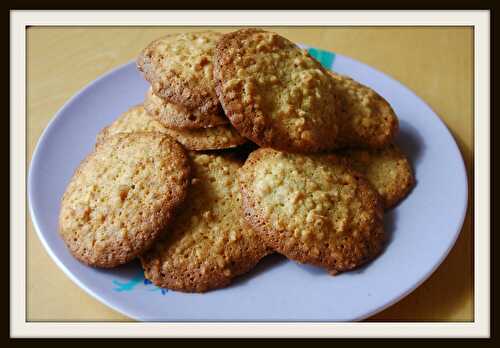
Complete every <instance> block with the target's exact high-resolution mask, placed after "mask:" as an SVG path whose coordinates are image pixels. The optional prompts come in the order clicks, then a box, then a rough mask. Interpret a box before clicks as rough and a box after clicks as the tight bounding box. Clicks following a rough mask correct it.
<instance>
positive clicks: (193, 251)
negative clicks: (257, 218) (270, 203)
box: [141, 153, 269, 292]
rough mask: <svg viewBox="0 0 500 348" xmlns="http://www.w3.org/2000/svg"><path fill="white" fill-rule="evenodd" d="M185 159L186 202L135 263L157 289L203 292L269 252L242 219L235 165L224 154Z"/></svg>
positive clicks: (238, 163) (247, 269) (224, 283)
mask: <svg viewBox="0 0 500 348" xmlns="http://www.w3.org/2000/svg"><path fill="white" fill-rule="evenodd" d="M190 157H191V159H192V167H193V179H192V185H191V188H190V192H189V194H188V198H187V200H186V203H185V205H184V206H183V209H182V211H181V213H180V215H178V216H177V217H176V219H175V221H174V223H173V224H172V225H170V226H169V227H168V228H167V230H168V231H167V233H165V238H163V239H162V240H161V241H160V242H158V243H156V244H155V245H154V247H153V248H152V249H151V250H150V251H149V252H147V253H146V254H144V255H142V256H141V263H142V266H143V268H144V275H145V277H146V278H147V279H149V280H151V281H152V282H153V283H154V284H156V285H157V286H160V287H166V288H169V289H174V290H179V291H185V292H205V291H208V290H210V289H215V288H220V287H224V286H227V285H228V284H229V283H230V282H231V279H233V278H234V277H235V276H237V275H239V274H242V273H245V272H247V271H249V270H250V269H252V268H253V267H254V266H255V265H256V264H257V263H258V261H259V260H260V259H261V258H262V257H264V256H265V255H266V254H267V253H268V252H269V249H268V248H267V247H266V246H265V245H264V243H263V241H262V240H261V238H260V237H259V236H258V235H257V234H256V233H255V232H254V231H253V230H252V229H251V228H250V227H249V226H248V225H246V223H245V222H244V220H243V217H242V216H243V214H242V212H241V202H240V192H239V188H238V183H237V178H236V173H237V170H238V168H240V166H241V162H240V161H238V160H236V159H235V158H234V157H231V156H229V155H215V154H199V153H191V156H190Z"/></svg>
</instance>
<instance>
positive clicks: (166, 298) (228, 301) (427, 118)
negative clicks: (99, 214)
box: [28, 48, 467, 321]
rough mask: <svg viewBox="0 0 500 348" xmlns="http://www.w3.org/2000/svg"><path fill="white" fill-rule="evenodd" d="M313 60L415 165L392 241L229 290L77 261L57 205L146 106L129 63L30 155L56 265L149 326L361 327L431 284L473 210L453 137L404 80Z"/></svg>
mask: <svg viewBox="0 0 500 348" xmlns="http://www.w3.org/2000/svg"><path fill="white" fill-rule="evenodd" d="M309 51H310V53H311V54H312V55H314V56H315V57H317V58H318V60H320V61H321V62H322V64H324V65H325V66H326V67H328V68H331V69H332V70H335V71H337V72H339V73H342V74H347V75H349V76H351V77H353V78H354V79H356V80H358V81H359V82H361V83H363V84H365V85H368V86H370V87H372V88H373V89H375V90H376V91H377V92H378V93H380V94H381V95H382V96H383V97H384V98H386V99H387V100H388V101H389V102H390V103H391V105H392V106H393V108H394V110H395V112H396V113H397V115H398V116H399V119H400V128H401V130H400V134H399V136H398V138H397V143H398V144H399V145H400V146H401V147H402V148H403V150H404V151H405V152H406V153H407V154H408V155H409V157H410V159H411V163H412V165H413V168H414V171H415V175H416V179H417V184H416V187H415V188H414V190H413V191H412V192H411V193H410V195H409V196H408V197H407V198H406V199H405V200H404V201H403V202H402V203H401V204H399V205H398V206H397V207H396V208H394V209H392V210H391V211H389V212H388V213H387V214H386V216H385V226H386V231H387V234H388V236H389V241H388V243H387V247H386V248H385V250H384V251H383V253H382V254H381V255H380V256H379V257H378V258H377V259H375V260H374V261H373V262H371V263H369V264H368V265H366V266H365V267H363V268H361V269H357V270H355V271H353V272H347V273H343V274H340V275H338V276H336V277H332V276H330V275H328V274H327V273H326V272H325V271H324V270H322V269H319V268H315V267H312V266H305V265H299V264H297V263H295V262H291V261H288V260H286V259H285V258H284V257H282V256H279V255H271V256H268V257H266V258H265V259H264V260H263V261H262V262H261V263H260V264H259V265H258V266H257V267H256V268H255V269H254V270H253V271H252V272H250V273H248V274H246V275H244V276H242V277H240V278H238V279H237V280H235V282H234V283H233V284H232V285H231V286H229V287H228V288H225V289H221V290H216V291H212V292H208V293H205V294H184V293H180V292H175V291H170V290H163V289H159V288H156V287H155V286H153V285H152V284H151V283H150V282H148V281H147V280H145V279H144V277H143V274H142V270H141V268H140V266H139V264H138V263H137V262H134V263H132V264H129V265H125V266H122V267H119V268H116V269H111V270H99V269H94V268H90V267H87V266H85V265H83V264H81V263H79V262H78V261H76V260H75V259H74V258H73V257H72V256H71V255H70V253H69V252H68V250H67V249H66V247H65V245H64V244H63V241H62V239H61V238H60V237H59V235H58V232H57V224H58V213H59V204H60V199H61V196H62V194H63V192H64V190H65V187H66V185H67V183H68V182H69V179H70V177H71V176H72V174H73V172H74V170H75V169H76V167H77V166H78V164H79V162H80V161H81V160H82V159H83V158H84V157H85V155H86V154H87V153H88V152H90V151H91V150H92V147H93V146H94V142H95V137H96V134H97V133H98V132H99V130H101V129H102V128H103V127H105V126H106V125H108V124H109V123H111V122H112V121H113V119H114V118H116V117H117V116H118V115H119V114H121V113H122V112H124V111H126V110H127V109H128V108H129V107H131V106H133V105H135V104H139V103H141V102H142V100H143V98H144V95H145V93H146V90H147V88H148V85H147V83H146V82H145V81H144V79H143V78H142V76H141V75H140V73H139V72H138V71H137V69H136V67H135V64H134V63H133V62H131V63H129V64H126V65H124V66H121V67H119V68H117V69H115V70H113V71H112V72H110V73H108V74H106V75H104V76H103V77H101V78H99V79H97V80H96V81H94V82H92V83H91V84H90V85H88V86H87V87H85V88H84V89H83V90H82V91H81V92H80V93H78V94H77V95H76V96H74V97H73V98H72V99H71V100H70V101H69V102H68V103H67V104H66V105H64V107H63V108H62V109H61V110H60V111H59V112H58V113H57V115H56V116H55V117H54V119H53V120H52V121H51V122H50V124H49V126H48V127H47V129H46V130H45V132H44V133H43V135H42V136H41V138H40V140H39V142H38V145H37V148H36V150H35V153H34V155H33V159H32V162H31V168H30V172H29V181H28V191H29V204H30V211H31V216H32V219H33V222H34V225H35V228H36V230H37V233H38V236H39V237H40V240H41V241H42V243H43V245H44V246H45V248H46V249H47V251H48V253H49V254H50V256H51V257H52V258H53V259H54V261H55V262H56V263H57V264H58V265H59V267H61V268H62V269H63V271H64V272H65V273H66V274H67V275H68V276H69V277H70V278H71V279H73V281H74V282H76V283H77V284H78V285H79V286H80V287H82V288H83V289H84V290H85V291H87V292H88V293H89V294H90V295H92V296H94V297H95V298H97V299H98V300H100V301H102V302H103V303H105V304H106V305H108V306H110V307H112V308H114V309H115V310H117V311H119V312H121V313H123V314H125V315H127V316H129V317H131V318H134V319H137V320H154V321H206V320H210V321H352V320H360V319H363V318H366V317H368V316H370V315H373V314H375V313H377V312H379V311H381V310H382V309H384V308H386V307H387V306H389V305H391V304H393V303H395V302H396V301H398V300H399V299H401V298H402V297H404V296H405V295H407V294H408V293H410V292H411V291H412V290H414V289H415V288H416V287H417V286H418V285H419V284H421V283H422V282H423V281H424V280H425V279H427V278H428V277H429V276H430V275H431V274H432V272H433V271H434V270H435V269H436V268H437V267H438V266H439V264H440V263H441V262H442V261H443V260H444V258H445V257H446V255H447V254H448V252H449V251H450V249H451V247H452V246H453V244H454V243H455V240H456V239H457V237H458V234H459V233H460V230H461V226H462V223H463V220H464V216H465V211H466V207H467V178H466V171H465V167H464V163H463V160H462V157H461V155H460V152H459V149H458V147H457V145H456V143H455V141H454V140H453V137H452V136H451V134H450V132H449V131H448V129H447V128H446V126H445V125H444V124H443V122H442V121H441V120H440V119H439V117H438V116H437V115H436V114H435V113H434V112H433V111H432V110H431V109H430V107H429V106H428V105H426V104H425V103H424V102H423V101H422V100H421V99H420V98H418V97H417V96H416V95H415V94H413V93H412V92H411V91H410V90H409V89H408V88H406V87H404V86H403V85H401V84H400V83H399V82H397V81H395V80H393V79H391V78H390V77H388V76H386V75H384V74H383V73H381V72H379V71H377V70H375V69H373V68H370V67H369V66H367V65H364V64H362V63H360V62H357V61H355V60H353V59H350V58H347V57H344V56H341V55H335V54H334V53H331V52H327V51H322V50H318V49H314V48H309Z"/></svg>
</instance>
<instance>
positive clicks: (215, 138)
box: [165, 125, 247, 151]
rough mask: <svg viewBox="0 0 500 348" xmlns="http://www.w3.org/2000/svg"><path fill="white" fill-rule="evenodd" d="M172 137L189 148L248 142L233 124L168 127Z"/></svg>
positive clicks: (215, 148)
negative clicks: (191, 127) (203, 126)
mask: <svg viewBox="0 0 500 348" xmlns="http://www.w3.org/2000/svg"><path fill="white" fill-rule="evenodd" d="M165 132H166V133H167V134H168V135H170V136H171V137H172V138H174V139H175V140H177V141H178V142H179V143H181V144H182V145H184V147H185V148H186V149H188V150H194V151H203V150H221V149H229V148H233V147H236V146H239V145H242V144H244V143H246V142H247V139H246V138H244V137H242V136H241V135H240V134H239V133H238V132H237V131H236V129H234V128H233V127H232V126H231V125H226V126H218V127H211V128H201V129H173V128H172V129H167V130H166V131H165Z"/></svg>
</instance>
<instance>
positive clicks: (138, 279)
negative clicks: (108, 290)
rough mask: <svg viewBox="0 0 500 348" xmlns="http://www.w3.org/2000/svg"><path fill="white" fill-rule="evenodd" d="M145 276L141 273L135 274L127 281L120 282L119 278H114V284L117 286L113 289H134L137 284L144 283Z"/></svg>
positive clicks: (120, 290)
mask: <svg viewBox="0 0 500 348" xmlns="http://www.w3.org/2000/svg"><path fill="white" fill-rule="evenodd" d="M143 278H144V276H143V275H142V273H141V274H140V275H138V276H135V277H134V278H132V279H130V280H129V281H127V282H119V281H118V280H113V281H112V282H113V284H114V285H116V286H117V287H116V288H113V290H115V291H118V292H123V291H132V290H134V288H135V287H136V286H137V285H139V284H140V283H142V279H143Z"/></svg>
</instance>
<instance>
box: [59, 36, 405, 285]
mask: <svg viewBox="0 0 500 348" xmlns="http://www.w3.org/2000/svg"><path fill="white" fill-rule="evenodd" d="M137 66H138V69H139V70H140V71H141V72H142V73H143V75H144V77H145V79H146V80H147V81H148V82H149V83H150V85H151V86H150V88H149V90H148V91H147V94H146V96H145V100H144V103H143V105H138V106H135V107H133V108H131V109H130V110H128V111H127V112H125V113H124V114H123V115H121V116H119V117H118V118H117V120H116V121H115V122H114V123H113V124H111V125H110V126H108V127H106V128H104V129H103V130H102V131H101V132H100V133H99V134H98V136H97V142H96V146H95V149H94V151H93V152H92V153H91V154H90V155H89V156H88V157H87V158H86V159H85V160H84V161H83V162H82V163H81V165H80V166H79V168H78V169H77V170H76V172H75V174H74V176H73V178H72V180H71V182H70V183H69V185H68V187H67V190H66V192H65V194H64V196H63V199H62V206H61V212H60V219H59V225H60V234H61V236H62V237H63V239H64V241H65V242H66V244H67V246H68V248H69V249H70V251H71V252H72V254H73V255H74V256H75V257H76V258H77V259H79V260H80V261H82V262H84V263H86V264H88V265H91V266H95V267H115V266H118V265H121V264H124V263H127V262H129V261H131V260H133V259H135V258H137V257H139V258H140V261H141V264H142V267H143V269H144V274H145V277H146V278H148V279H149V280H151V281H152V282H153V283H154V284H156V285H158V286H160V287H166V288H169V289H174V290H179V291H186V292H204V291H208V290H210V289H215V288H220V287H223V286H226V285H228V284H229V283H230V282H231V280H232V279H233V278H234V277H236V276H238V275H240V274H242V273H245V272H248V271H249V270H251V269H252V268H253V267H254V266H255V265H256V264H257V263H258V262H259V260H261V259H262V258H263V257H264V256H266V255H267V254H269V253H272V252H279V253H281V254H283V255H285V256H286V257H288V258H289V259H291V260H295V261H298V262H301V263H308V264H312V265H317V266H320V267H323V268H325V269H326V270H327V271H328V272H330V273H331V274H336V273H338V272H342V271H348V270H350V269H353V268H355V267H358V266H360V265H362V264H364V263H366V262H367V261H369V260H371V259H373V258H374V257H375V256H377V255H378V254H380V252H381V251H382V249H383V246H384V241H385V237H384V229H383V214H384V210H385V209H389V208H391V207H393V206H394V205H396V204H397V203H398V202H399V201H400V200H401V199H402V198H403V197H405V196H406V194H407V193H408V192H409V191H410V190H411V188H412V187H413V185H414V177H413V174H412V170H411V167H410V164H409V161H408V159H407V158H406V156H405V155H404V153H403V152H402V151H401V150H400V149H399V148H398V147H397V146H396V145H394V144H393V140H394V137H395V135H396V133H397V130H398V119H397V117H396V115H395V114H394V112H393V110H392V108H391V106H390V105H389V104H388V103H387V101H385V100H384V99H383V98H382V97H381V96H380V95H378V94H377V93H376V92H375V91H373V90H372V89H370V88H368V87H366V86H363V85H361V84H359V83H358V82H356V81H354V80H352V79H350V78H348V77H346V76H341V75H338V74H335V73H333V72H331V71H327V70H326V69H325V68H324V67H322V66H321V64H320V63H319V62H317V61H316V60H315V59H314V58H313V57H311V56H310V55H309V54H308V53H307V52H306V51H304V50H302V49H300V48H299V47H297V46H296V45H295V44H293V43H292V42H290V41H289V40H287V39H285V38H283V37H281V36H279V35H277V34H275V33H271V32H266V31H263V30H258V29H242V30H238V31H236V32H232V33H228V34H219V33H214V32H199V33H189V34H179V35H171V36H166V37H163V38H160V39H158V40H156V41H154V42H152V43H151V44H150V45H149V46H147V47H146V48H145V49H144V50H143V51H142V52H141V54H140V55H139V58H138V60H137Z"/></svg>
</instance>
